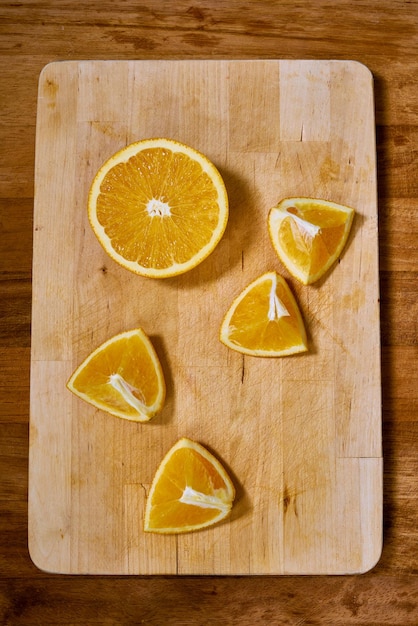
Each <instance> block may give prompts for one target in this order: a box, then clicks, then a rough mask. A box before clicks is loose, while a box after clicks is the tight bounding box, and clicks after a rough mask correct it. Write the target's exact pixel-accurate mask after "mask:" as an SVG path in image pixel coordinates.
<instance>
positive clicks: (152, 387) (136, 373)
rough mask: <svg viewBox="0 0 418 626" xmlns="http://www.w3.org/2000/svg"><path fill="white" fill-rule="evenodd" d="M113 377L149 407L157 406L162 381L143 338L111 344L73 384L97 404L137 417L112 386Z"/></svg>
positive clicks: (119, 340)
mask: <svg viewBox="0 0 418 626" xmlns="http://www.w3.org/2000/svg"><path fill="white" fill-rule="evenodd" d="M112 374H119V375H120V376H121V377H122V378H123V379H124V380H125V381H126V382H127V383H128V384H129V385H130V387H131V391H132V394H133V395H134V396H136V397H137V398H138V400H140V401H141V402H142V403H143V404H145V405H146V406H151V405H152V404H153V403H154V402H155V400H156V398H157V396H158V393H159V388H160V386H159V381H158V378H157V375H156V373H155V365H154V362H153V361H152V359H151V357H150V355H149V352H148V350H147V349H146V346H144V344H143V342H142V341H141V340H140V338H139V337H134V336H133V337H130V338H129V339H128V338H121V339H118V340H116V341H115V342H113V343H111V344H109V345H108V346H107V347H106V349H105V350H104V351H103V352H99V353H97V354H96V355H95V356H93V357H92V359H91V360H90V362H89V363H88V364H87V365H86V366H85V367H84V368H83V369H82V370H81V371H80V373H79V375H78V376H77V378H76V379H75V380H74V382H73V385H74V387H75V388H76V389H78V391H80V392H81V393H85V394H87V395H89V396H91V397H94V399H95V400H96V401H98V402H102V403H104V404H106V405H110V406H112V407H114V408H115V409H117V410H121V411H123V412H124V413H126V414H129V415H135V414H136V413H137V411H136V410H135V409H134V408H133V407H131V406H130V405H129V404H128V403H127V402H126V401H125V400H124V399H123V397H122V395H121V394H120V393H119V392H118V391H117V390H116V389H114V388H113V387H112V385H110V384H109V378H110V376H111V375H112Z"/></svg>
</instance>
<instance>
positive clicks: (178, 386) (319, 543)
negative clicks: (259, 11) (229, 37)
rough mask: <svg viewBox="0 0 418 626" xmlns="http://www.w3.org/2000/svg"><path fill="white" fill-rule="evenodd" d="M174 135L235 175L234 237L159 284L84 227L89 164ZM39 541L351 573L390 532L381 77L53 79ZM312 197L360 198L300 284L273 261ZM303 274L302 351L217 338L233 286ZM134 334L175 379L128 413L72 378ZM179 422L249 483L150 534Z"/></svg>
mask: <svg viewBox="0 0 418 626" xmlns="http://www.w3.org/2000/svg"><path fill="white" fill-rule="evenodd" d="M155 136H166V137H171V138H174V139H177V140H179V141H182V142H184V143H187V144H189V145H191V146H193V147H194V148H197V149H198V150H200V151H202V152H203V153H205V154H206V155H207V156H208V157H209V158H210V159H211V160H212V161H213V162H214V163H215V165H216V166H217V167H218V168H219V170H220V172H221V174H222V175H223V177H224V180H225V183H226V187H227V190H228V194H229V199H230V218H229V223H228V227H227V230H226V233H225V236H224V237H223V239H222V241H221V243H220V244H219V245H218V247H217V248H216V250H215V251H214V252H213V254H212V255H211V256H210V257H209V258H208V259H207V260H205V261H204V262H203V263H202V264H201V265H200V266H198V267H197V268H195V269H194V270H192V271H191V272H189V273H187V274H184V275H182V276H179V277H176V278H172V279H166V280H153V279H147V278H142V277H139V276H136V275H133V274H131V273H130V272H128V271H127V270H124V269H123V268H121V267H119V266H118V265H117V264H116V263H114V262H113V261H112V260H111V259H110V258H108V257H107V256H106V254H105V253H104V252H103V250H102V248H101V247H100V245H99V243H98V242H97V240H96V238H95V236H94V235H93V233H92V231H91V228H90V226H89V224H88V219H87V211H86V199H87V193H88V189H89V186H90V183H91V181H92V178H93V176H94V174H95V173H96V171H97V169H98V168H99V167H100V165H101V164H102V163H103V162H104V161H105V160H106V159H107V158H108V157H109V156H110V155H111V154H113V153H114V152H115V151H116V150H118V149H120V148H122V147H123V146H125V145H126V144H128V143H130V142H132V141H136V140H139V139H142V138H147V137H155ZM35 183H36V186H35V191H36V197H35V216H34V258H33V322H32V371H31V423H30V425H31V427H30V482H29V546H30V554H31V557H32V559H33V561H34V563H35V564H36V565H37V566H38V567H39V568H41V569H43V570H47V571H49V572H61V573H80V574H81V573H86V574H105V573H108V574H219V575H221V574H231V575H232V574H345V573H354V572H364V571H366V570H368V569H370V568H371V567H372V566H373V565H374V564H375V563H376V561H377V560H378V558H379V556H380V552H381V546H382V449H381V402H380V386H381V383H380V344H379V289H378V235H377V200H376V159H375V126H374V107H373V81H372V77H371V74H370V72H369V71H368V70H367V69H366V68H365V67H364V66H362V65H360V64H358V63H356V62H352V61H277V60H266V61H223V60H220V61H218V60H208V61H207V60H202V61H195V60H193V61H74V62H72V61H70V62H61V63H52V64H50V65H48V66H47V67H46V68H45V69H44V71H43V72H42V74H41V76H40V81H39V102H38V119H37V141H36V172H35ZM285 196H315V197H319V198H326V199H330V200H333V201H336V202H341V203H344V204H348V205H351V206H353V207H354V208H355V209H356V210H357V214H356V217H355V221H354V224H353V228H352V232H351V235H350V238H349V241H348V244H347V247H346V249H345V251H344V252H343V255H342V257H341V259H340V262H339V263H337V264H336V266H335V267H334V268H333V270H332V271H331V272H330V273H329V274H328V275H327V276H326V278H325V279H322V280H321V281H320V282H319V283H317V284H315V285H313V286H309V287H305V286H302V285H300V284H299V283H298V282H297V281H295V280H294V279H292V278H291V277H290V276H289V274H288V273H287V272H286V271H285V269H284V268H283V266H282V265H281V264H280V262H279V260H278V258H277V257H276V255H275V253H274V251H273V249H272V246H271V244H270V241H269V238H268V233H267V221H266V220H267V214H268V211H269V209H270V208H271V207H272V206H273V205H275V204H276V203H277V202H278V201H279V200H280V199H282V198H283V197H285ZM271 269H274V270H277V271H278V272H280V273H282V275H283V276H285V277H286V278H287V279H288V280H289V284H290V286H291V288H292V290H293V291H294V293H295V295H296V298H297V300H298V302H299V304H300V307H301V310H302V312H303V316H304V318H305V321H306V325H307V329H308V335H309V353H308V354H305V355H301V356H293V357H285V358H281V359H280V358H278V359H260V358H255V357H244V356H243V355H240V354H238V353H235V352H233V351H230V350H229V349H228V348H226V347H225V346H224V345H222V344H221V343H220V342H219V340H218V332H219V326H220V323H221V320H222V317H223V315H224V313H225V312H226V310H227V309H228V307H229V305H230V303H231V301H232V299H233V298H234V297H235V296H236V295H237V294H238V293H239V292H240V291H241V289H242V288H243V287H244V286H246V285H247V284H248V283H249V282H250V281H252V280H253V279H255V278H256V277H257V276H259V275H260V274H262V273H264V272H266V271H268V270H271ZM137 326H142V327H143V328H144V330H145V331H146V332H147V333H148V334H149V335H150V337H151V338H152V340H153V342H154V345H155V346H156V349H157V351H158V353H159V356H160V358H161V361H162V365H163V368H164V371H165V375H166V379H167V387H168V396H167V402H166V405H165V408H164V410H163V412H162V413H161V414H160V415H159V416H157V417H155V418H154V419H153V420H152V421H151V422H148V423H145V424H134V423H130V422H125V421H123V420H120V419H117V418H114V417H112V416H110V415H107V414H105V413H102V412H100V411H98V410H95V409H94V408H93V407H91V406H89V405H87V404H86V403H84V402H83V401H81V400H79V399H78V398H76V397H74V396H73V395H72V394H71V393H70V392H69V391H68V390H67V389H66V386H65V384H66V381H67V379H68V377H69V376H70V374H71V373H72V371H73V370H74V369H75V367H76V366H77V365H78V364H79V363H80V361H81V360H82V359H84V357H86V356H87V355H88V354H89V353H90V352H91V351H92V350H93V349H94V348H95V347H97V346H98V345H99V344H100V343H102V342H103V341H105V340H106V339H108V338H109V337H110V336H112V335H114V334H116V333H118V332H121V331H123V330H127V329H130V328H134V327H137ZM182 436H187V437H190V438H192V439H195V440H197V441H199V442H201V443H202V444H204V445H206V446H207V447H208V448H209V449H210V450H212V451H213V452H214V453H215V454H216V456H217V457H218V458H219V459H220V460H221V461H222V462H223V463H224V464H225V466H226V467H227V468H228V470H229V471H230V473H231V475H232V477H233V480H234V483H235V486H236V490H237V499H236V503H235V506H234V509H233V512H232V515H231V517H230V518H229V520H228V521H227V522H226V523H223V524H221V525H219V526H216V527H212V528H209V529H206V530H204V531H201V532H197V533H191V534H186V535H181V536H158V535H152V534H145V533H144V532H143V530H142V522H143V514H144V506H145V500H146V495H147V492H148V489H149V486H150V483H151V481H152V478H153V475H154V472H155V470H156V468H157V466H158V464H159V462H160V460H161V459H162V457H163V455H164V454H165V453H166V452H167V450H168V449H169V448H170V447H171V446H172V445H173V444H174V443H175V442H176V441H177V439H179V438H180V437H182Z"/></svg>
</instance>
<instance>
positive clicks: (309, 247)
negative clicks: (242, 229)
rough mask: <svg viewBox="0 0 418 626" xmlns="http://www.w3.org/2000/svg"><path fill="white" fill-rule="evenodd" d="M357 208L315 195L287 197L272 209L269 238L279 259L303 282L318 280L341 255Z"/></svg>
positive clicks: (269, 220)
mask: <svg viewBox="0 0 418 626" xmlns="http://www.w3.org/2000/svg"><path fill="white" fill-rule="evenodd" d="M353 217H354V209H351V208H349V207H346V206H344V205H342V204H337V203H335V202H329V201H326V200H315V199H312V198H287V199H286V200H282V201H281V202H280V203H279V204H278V205H277V206H276V207H274V208H272V209H271V211H270V213H269V218H268V226H269V233H270V238H271V241H272V243H273V246H274V249H275V250H276V252H277V254H278V256H279V258H280V260H281V261H282V263H283V264H284V265H285V266H286V267H287V269H288V270H289V272H290V273H291V274H292V275H293V276H294V277H295V278H297V279H298V280H300V281H301V282H302V283H303V284H305V285H308V284H311V283H313V282H315V281H317V280H318V279H319V278H321V276H323V275H324V274H325V272H326V271H327V270H328V269H329V268H330V267H331V265H333V263H334V262H335V261H336V260H337V258H338V257H339V256H340V254H341V252H342V250H343V248H344V246H345V244H346V241H347V238H348V235H349V232H350V228H351V224H352V221H353Z"/></svg>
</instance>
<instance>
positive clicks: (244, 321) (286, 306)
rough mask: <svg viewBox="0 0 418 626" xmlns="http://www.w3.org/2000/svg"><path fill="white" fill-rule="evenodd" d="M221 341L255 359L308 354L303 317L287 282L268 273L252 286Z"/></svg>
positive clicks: (238, 301)
mask: <svg viewBox="0 0 418 626" xmlns="http://www.w3.org/2000/svg"><path fill="white" fill-rule="evenodd" d="M220 339H221V341H222V343H224V344H225V345H226V346H228V347H229V348H232V349H233V350H237V351H238V352H242V353H243V354H249V355H252V356H272V357H273V356H286V355H290V354H296V353H298V352H305V351H306V350H307V340H306V333H305V327H304V324H303V320H302V316H301V314H300V311H299V307H298V305H297V303H296V300H295V298H294V297H293V295H292V292H291V291H290V289H289V287H288V285H287V283H286V281H285V280H284V278H282V277H281V276H279V275H278V274H276V272H267V273H266V274H263V275H262V276H260V277H259V278H257V279H256V280H255V281H253V282H252V283H251V284H250V285H248V287H246V288H245V289H244V290H243V291H242V292H241V293H240V294H239V295H238V296H237V297H236V298H235V300H234V301H233V303H232V305H231V307H230V309H229V310H228V312H227V314H226V315H225V317H224V320H223V322H222V325H221V331H220Z"/></svg>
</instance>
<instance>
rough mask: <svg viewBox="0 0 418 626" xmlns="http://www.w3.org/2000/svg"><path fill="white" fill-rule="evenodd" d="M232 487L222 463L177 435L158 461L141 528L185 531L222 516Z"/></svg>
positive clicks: (232, 494) (229, 504) (232, 495)
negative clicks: (177, 437)
mask: <svg viewBox="0 0 418 626" xmlns="http://www.w3.org/2000/svg"><path fill="white" fill-rule="evenodd" d="M234 498H235V488H234V485H233V483H232V481H231V479H230V478H229V476H228V474H227V472H226V471H225V469H224V467H223V466H222V465H221V463H220V462H219V461H218V459H216V458H215V457H214V456H213V454H211V453H210V452H209V451H208V450H207V449H206V448H205V447H204V446H202V445H201V444H199V443H197V442H195V441H192V440H191V439H188V438H186V437H183V438H182V439H180V440H179V441H178V442H177V443H176V444H175V445H174V446H173V447H172V448H171V450H169V452H168V453H167V454H166V456H165V457H164V459H163V460H162V461H161V464H160V466H159V467H158V469H157V472H156V474H155V476H154V480H153V482H152V485H151V489H150V492H149V495H148V498H147V504H146V508H145V519H144V530H145V531H147V532H154V533H161V534H176V533H185V532H190V531H193V530H199V529H201V528H205V527H206V526H211V525H212V524H215V523H217V522H219V521H221V520H223V519H225V518H226V517H227V516H228V515H229V513H230V511H231V508H232V504H233V501H234Z"/></svg>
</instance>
